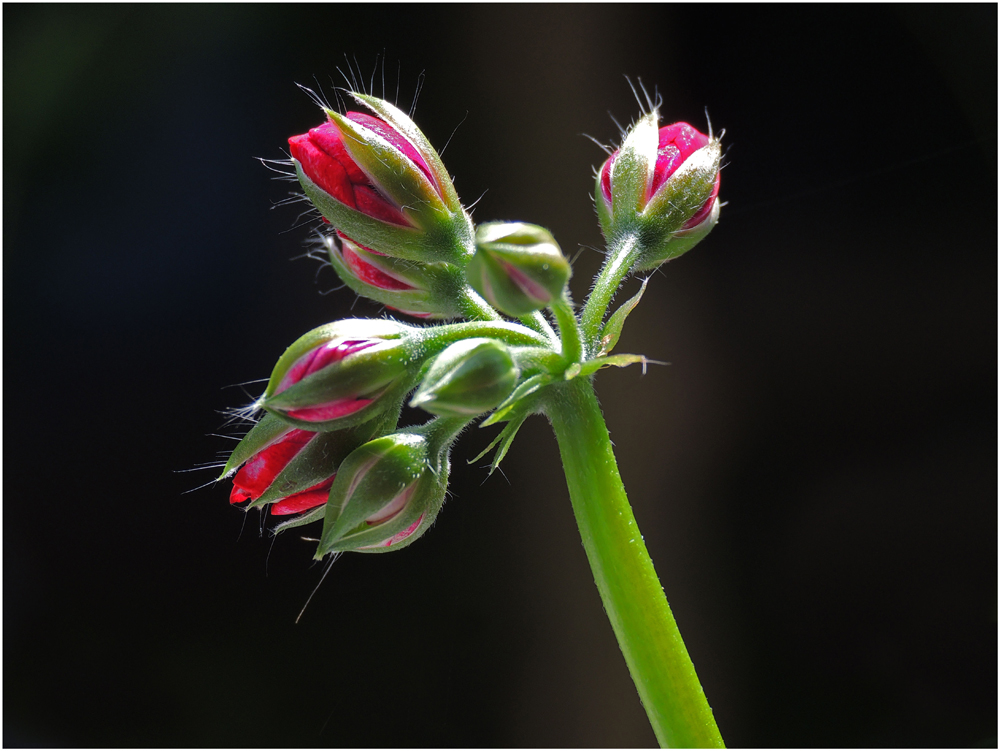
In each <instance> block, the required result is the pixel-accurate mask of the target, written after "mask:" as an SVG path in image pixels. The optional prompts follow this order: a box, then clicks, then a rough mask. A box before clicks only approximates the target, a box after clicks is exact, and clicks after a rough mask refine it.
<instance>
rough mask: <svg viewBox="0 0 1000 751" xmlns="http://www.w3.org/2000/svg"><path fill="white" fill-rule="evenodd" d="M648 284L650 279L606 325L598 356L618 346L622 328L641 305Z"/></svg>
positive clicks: (644, 282) (646, 280) (645, 280)
mask: <svg viewBox="0 0 1000 751" xmlns="http://www.w3.org/2000/svg"><path fill="white" fill-rule="evenodd" d="M648 283H649V277H647V278H645V279H643V280H642V287H640V288H639V291H638V292H637V293H636V294H635V296H634V297H631V298H629V299H628V300H626V301H625V302H624V303H623V304H622V306H621V307H620V308H618V310H616V311H615V312H614V313H612V315H611V318H609V319H608V322H607V323H605V324H604V328H603V329H601V351H600V352H599V353H598V355H606V354H608V352H610V351H611V350H613V349H614V348H615V345H616V344H618V339H619V337H621V335H622V328H624V326H625V319H626V318H628V316H629V313H631V312H632V311H633V310H634V309H635V306H636V305H638V304H639V300H641V299H642V293H643V292H645V291H646V285H647V284H648Z"/></svg>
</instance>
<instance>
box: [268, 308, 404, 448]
mask: <svg viewBox="0 0 1000 751" xmlns="http://www.w3.org/2000/svg"><path fill="white" fill-rule="evenodd" d="M409 331H410V328H409V327H408V326H405V325H404V324H401V323H397V322H396V321H384V320H367V319H354V320H346V321H338V322H336V323H332V324H327V325H326V326H320V327H319V328H318V329H313V330H312V331H310V332H309V333H308V334H306V335H305V336H303V337H300V338H299V340H298V341H296V342H295V343H294V344H292V346H290V347H289V348H288V349H287V350H286V351H285V354H283V355H282V356H281V358H280V359H279V360H278V363H277V365H275V367H274V371H273V372H272V373H271V379H270V381H269V382H268V385H267V390H266V391H265V393H264V397H263V400H262V402H261V406H263V407H264V409H266V410H268V411H269V412H273V413H276V414H277V415H278V416H279V417H281V418H283V419H284V420H286V421H288V422H290V423H292V424H294V425H296V426H298V427H304V428H308V429H311V430H324V431H325V430H333V429H337V428H343V427H349V426H351V425H356V424H358V423H361V422H364V421H366V420H368V419H371V418H372V417H374V416H376V415H377V414H379V413H381V412H382V411H384V410H385V409H387V408H388V407H389V406H391V404H392V403H394V402H393V400H394V399H396V398H400V397H401V396H402V394H403V393H405V391H406V390H407V389H406V387H407V385H408V381H407V379H406V378H405V376H406V374H407V372H408V366H409V365H410V361H411V360H412V358H411V357H410V356H409V354H408V352H407V349H406V334H407V333H408V332H409Z"/></svg>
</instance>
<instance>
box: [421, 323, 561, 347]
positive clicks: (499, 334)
mask: <svg viewBox="0 0 1000 751" xmlns="http://www.w3.org/2000/svg"><path fill="white" fill-rule="evenodd" d="M411 336H413V337H414V339H417V340H422V341H425V342H426V341H433V342H436V343H441V344H451V343H452V342H457V341H459V340H460V339H470V338H472V337H475V336H484V337H488V338H491V339H499V340H500V341H502V342H504V344H511V345H514V346H515V347H547V346H549V341H548V339H546V337H545V336H543V335H542V334H539V333H537V332H535V331H532V330H531V329H529V328H526V327H524V326H521V325H520V324H517V323H510V322H509V321H463V322H462V323H445V324H441V325H440V326H430V327H428V328H426V329H419V330H417V331H416V332H415V333H413V334H411ZM442 349H443V347H442Z"/></svg>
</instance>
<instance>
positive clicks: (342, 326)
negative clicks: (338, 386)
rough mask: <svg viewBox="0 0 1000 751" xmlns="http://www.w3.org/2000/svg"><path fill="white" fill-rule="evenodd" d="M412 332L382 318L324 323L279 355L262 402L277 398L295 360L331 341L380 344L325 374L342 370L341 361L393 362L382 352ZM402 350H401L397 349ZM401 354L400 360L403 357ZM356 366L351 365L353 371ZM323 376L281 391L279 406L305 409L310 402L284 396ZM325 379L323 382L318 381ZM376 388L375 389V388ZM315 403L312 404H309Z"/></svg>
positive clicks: (333, 366)
mask: <svg viewBox="0 0 1000 751" xmlns="http://www.w3.org/2000/svg"><path fill="white" fill-rule="evenodd" d="M414 330H415V329H414V328H413V327H411V326H407V325H406V324H404V323H399V322H398V321H390V320H386V319H383V318H349V319H345V320H342V321H334V322H333V323H327V324H324V325H323V326H318V327H317V328H314V329H312V330H311V331H308V332H306V333H305V334H303V335H302V336H300V337H299V338H298V339H296V340H295V341H294V342H292V344H291V345H289V347H288V348H287V349H286V350H285V351H284V352H283V353H282V355H281V357H280V358H278V362H277V363H276V364H275V366H274V370H273V371H271V378H270V379H269V380H268V382H267V388H266V389H265V391H264V400H265V402H270V401H273V400H275V399H277V397H275V396H274V391H275V389H277V388H278V385H279V384H280V383H281V380H282V379H283V378H284V377H285V375H286V374H287V373H288V371H289V369H290V368H291V367H292V365H294V364H295V363H296V361H298V359H299V358H300V357H302V356H303V355H305V354H306V353H307V352H310V351H312V350H314V349H316V348H317V347H321V346H323V345H324V344H326V343H328V342H331V341H333V340H334V339H362V338H364V339H382V340H384V342H383V343H380V344H376V345H374V346H372V347H369V348H368V349H365V350H361V351H359V352H356V353H354V354H352V355H350V356H349V357H348V358H347V359H346V361H341V363H336V364H334V365H331V366H330V367H328V368H324V371H339V370H342V369H343V368H340V367H337V366H338V365H341V364H342V363H343V362H347V363H356V362H362V363H368V362H370V361H371V360H373V359H374V356H376V355H377V356H378V357H379V359H383V360H385V359H395V358H391V357H390V358H386V357H385V356H384V355H383V353H384V352H385V351H386V350H387V349H391V348H393V347H399V341H398V340H400V339H402V338H404V337H405V336H406V334H408V333H409V332H411V331H414ZM400 349H401V348H400ZM402 356H403V355H402V353H401V354H400V358H401V357H402ZM354 367H356V366H352V369H354ZM323 375H325V373H324V372H323V371H321V372H319V373H313V374H312V375H310V376H306V377H305V378H303V379H302V380H301V381H299V382H298V383H296V384H294V385H293V386H291V387H290V388H288V389H286V390H285V391H283V392H282V393H281V394H280V395H279V397H283V398H282V399H281V402H280V403H283V404H288V402H289V401H294V403H291V404H288V406H292V407H296V406H308V405H309V402H302V401H301V400H300V399H295V400H289V398H288V397H287V396H286V395H287V394H288V392H290V391H292V390H293V389H297V388H298V387H299V386H304V385H307V384H308V382H311V381H315V380H317V379H316V377H317V376H323ZM318 380H325V379H318ZM389 380H391V379H386V380H385V381H383V383H386V382H388V381H389ZM375 388H377V386H376V387H375ZM307 391H308V392H311V391H312V389H299V392H307ZM338 395H339V394H336V393H335V394H334V395H333V396H332V397H331V398H333V399H335V398H337V396H338ZM312 403H315V402H312Z"/></svg>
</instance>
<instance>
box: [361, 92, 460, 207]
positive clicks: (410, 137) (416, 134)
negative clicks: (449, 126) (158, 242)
mask: <svg viewBox="0 0 1000 751" xmlns="http://www.w3.org/2000/svg"><path fill="white" fill-rule="evenodd" d="M351 96H353V97H354V98H355V99H356V100H357V101H358V102H360V103H361V104H364V105H365V106H366V107H368V108H369V109H371V110H372V112H374V113H375V114H376V115H378V116H379V117H380V118H382V119H383V120H385V121H386V122H387V123H388V124H389V125H391V126H392V127H393V128H395V129H396V130H397V131H398V132H399V133H400V134H401V135H402V136H403V137H404V138H405V139H406V140H407V141H409V142H410V143H412V144H413V145H414V146H415V147H416V149H417V151H419V152H420V155H421V156H422V157H423V158H424V161H425V162H427V166H428V167H430V169H431V173H433V175H434V180H435V182H437V186H438V188H439V189H440V191H441V195H442V197H443V198H444V201H445V203H446V204H447V205H448V208H449V209H451V210H452V211H454V212H459V211H461V210H462V204H461V202H460V201H459V200H458V194H457V193H456V192H455V186H454V184H453V183H452V181H451V175H449V174H448V170H447V169H445V166H444V162H442V161H441V157H440V155H439V154H438V153H437V150H436V149H435V148H434V147H433V146H431V143H430V141H428V140H427V137H426V136H425V135H424V134H423V131H421V130H420V128H418V127H417V126H416V123H414V122H413V120H411V119H410V118H409V117H407V116H406V115H405V114H403V112H402V111H401V110H399V109H398V108H396V107H394V106H393V105H391V104H389V102H387V101H385V100H384V99H378V98H377V97H373V96H368V95H366V94H359V93H357V92H353V91H352V92H351Z"/></svg>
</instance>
